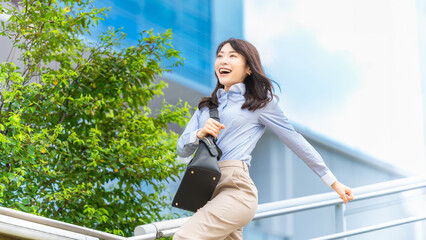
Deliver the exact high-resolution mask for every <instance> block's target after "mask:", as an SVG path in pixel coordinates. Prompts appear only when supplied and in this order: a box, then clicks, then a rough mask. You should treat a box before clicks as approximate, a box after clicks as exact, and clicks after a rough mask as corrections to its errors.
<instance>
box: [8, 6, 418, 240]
mask: <svg viewBox="0 0 426 240" xmlns="http://www.w3.org/2000/svg"><path fill="white" fill-rule="evenodd" d="M96 5H97V6H98V7H102V6H106V7H108V6H111V7H112V8H111V12H110V13H109V14H108V19H107V20H106V21H105V22H103V23H101V25H100V30H99V31H104V30H107V28H108V27H110V26H114V27H116V28H119V27H124V29H123V32H125V33H127V34H128V38H127V42H126V44H129V45H132V44H133V43H134V42H136V41H137V40H138V38H139V35H138V33H139V32H141V31H143V30H148V29H150V28H153V29H154V32H156V33H159V32H164V31H165V30H166V29H170V28H171V29H172V30H173V41H172V43H173V45H174V47H175V48H176V49H178V50H180V51H181V56H182V57H184V58H185V59H186V60H185V62H184V66H183V67H179V68H176V69H173V72H172V73H170V74H165V75H164V76H163V77H164V78H163V80H164V81H166V82H167V83H168V84H169V87H168V88H167V89H165V91H164V92H165V95H164V98H165V99H166V100H167V101H168V102H170V103H173V102H177V101H179V99H182V100H184V101H188V102H189V103H190V104H191V105H192V106H196V105H197V103H198V101H199V100H200V98H201V97H202V96H206V95H210V94H211V91H212V90H213V88H214V86H215V85H216V79H215V77H214V70H213V65H214V59H215V51H216V47H217V46H218V44H219V43H220V42H222V41H223V40H226V39H228V38H230V37H233V38H243V39H246V40H248V41H250V42H252V43H253V44H254V45H255V46H256V47H257V48H258V50H259V52H260V55H261V58H262V61H263V64H264V67H265V71H266V73H267V75H268V76H269V77H270V78H272V79H273V80H275V81H276V82H277V83H278V84H279V85H280V87H276V94H277V95H278V96H279V97H280V99H281V101H280V105H281V107H282V109H283V110H284V112H285V113H286V115H287V116H288V117H289V119H290V121H291V122H292V123H293V125H294V126H295V128H296V130H298V131H299V132H300V133H301V134H302V135H304V136H305V138H306V139H307V140H308V141H309V142H310V143H311V144H312V145H313V146H314V147H315V148H316V149H317V150H318V152H319V153H320V154H321V155H322V156H323V158H324V160H325V162H326V164H327V165H328V166H329V167H330V169H331V170H332V171H333V172H334V174H335V175H336V177H337V178H338V179H339V180H340V181H341V182H343V183H345V184H346V185H349V186H351V187H357V186H363V185H368V184H373V183H378V182H382V181H387V180H392V179H397V178H401V177H404V176H410V175H413V174H422V173H423V174H424V171H425V165H426V164H425V159H424V149H425V141H424V136H425V132H424V131H425V127H424V126H426V120H425V118H424V117H423V113H424V112H425V110H426V109H425V107H426V97H425V96H426V95H425V94H424V92H425V91H426V70H425V69H426V3H425V1H423V0H404V1H402V0H399V1H387V0H374V1H367V0H361V1H335V0H324V1H315V0H289V1H280V0H264V1H255V0H246V1H243V0H185V1H183V0H144V1H142V0H141V1H130V0H125V1H123V0H120V1H118V0H105V1H98V2H97V3H96ZM1 41H2V42H0V45H1V46H8V45H7V44H8V43H6V42H4V40H3V39H1ZM9 52H10V48H7V47H2V48H1V49H0V56H1V58H2V60H3V61H4V59H6V57H7V56H8V54H9ZM161 101H162V99H156V100H155V101H154V102H153V103H152V106H153V107H154V108H155V107H160V104H161ZM174 130H175V131H176V132H182V131H183V129H179V128H176V127H174ZM250 175H251V176H252V178H253V180H254V181H255V183H256V186H257V188H258V190H259V203H268V202H273V201H278V200H284V199H291V198H295V197H301V196H308V195H312V194H318V193H324V192H329V191H331V189H330V188H328V187H327V186H325V185H324V184H323V183H322V181H321V180H320V179H319V178H318V177H317V176H316V175H315V174H313V173H312V172H311V171H310V170H309V168H308V167H306V166H305V165H304V163H303V162H302V161H301V160H300V159H298V157H297V156H296V155H295V154H293V153H292V152H291V151H290V150H289V149H288V148H287V147H286V146H285V145H284V144H283V143H282V142H281V141H280V140H279V139H278V138H277V137H276V136H275V135H274V134H273V133H271V132H269V131H266V132H265V134H264V136H263V137H262V139H261V140H260V141H259V143H258V145H257V146H256V148H255V150H254V152H253V160H252V167H251V169H250ZM177 186H178V183H173V184H171V185H170V192H174V191H176V188H177ZM336 198H337V195H336ZM388 200H389V199H388ZM409 200H410V198H406V197H405V198H402V197H398V196H396V197H395V198H393V199H392V201H391V203H389V201H384V199H376V200H374V201H360V202H357V203H356V204H349V205H348V206H347V215H348V216H349V217H348V222H347V225H348V229H353V228H358V227H363V226H368V225H371V224H376V223H380V222H383V221H389V220H393V219H396V218H397V217H403V216H408V215H409V214H411V213H412V212H413V211H414V212H415V211H418V209H416V208H414V210H413V207H412V202H410V201H409ZM415 200H416V201H418V200H419V197H418V196H417V197H416V199H415ZM420 200H423V201H424V200H425V199H424V197H421V199H420ZM410 204H411V205H410ZM410 206H411V207H410ZM176 211H177V210H176ZM334 221H335V219H334V215H333V209H331V207H330V208H321V209H317V210H314V211H311V212H308V213H296V214H291V215H286V216H280V217H273V218H270V219H265V220H257V221H253V222H252V223H250V224H249V225H248V226H247V227H246V228H245V232H244V236H245V238H244V239H248V240H255V239H262V240H278V239H280V240H290V239H291V240H296V239H307V238H311V237H315V236H321V235H325V234H330V233H333V232H334V225H335V222H334ZM423 229H426V224H425V223H417V224H408V225H404V226H401V227H398V228H392V229H387V230H382V231H378V232H374V233H369V234H365V235H361V236H359V237H353V238H351V239H425V238H426V232H424V230H423Z"/></svg>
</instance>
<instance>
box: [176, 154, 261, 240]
mask: <svg viewBox="0 0 426 240" xmlns="http://www.w3.org/2000/svg"><path fill="white" fill-rule="evenodd" d="M219 167H220V170H221V172H222V176H221V178H220V180H219V183H218V185H217V186H216V189H215V191H214V193H213V196H212V198H211V200H210V201H208V202H207V204H206V205H205V206H204V207H202V208H201V209H200V210H198V211H197V212H196V213H195V214H194V215H193V216H192V217H191V218H190V219H189V220H188V221H187V222H186V223H185V224H184V225H182V227H181V228H180V229H179V230H178V232H177V233H176V234H175V235H174V237H173V239H174V240H224V239H226V240H231V239H232V240H236V239H237V240H239V239H243V227H244V226H245V225H247V224H248V223H249V222H250V221H251V220H252V219H253V217H254V215H255V214H256V209H257V189H256V187H255V186H254V183H253V181H252V180H251V178H250V175H249V171H248V167H247V165H246V164H245V163H244V162H242V161H240V160H226V161H221V162H219Z"/></svg>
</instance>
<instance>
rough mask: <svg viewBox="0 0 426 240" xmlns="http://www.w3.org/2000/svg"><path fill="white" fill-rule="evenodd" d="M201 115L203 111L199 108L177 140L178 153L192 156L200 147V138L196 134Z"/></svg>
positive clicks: (181, 155) (184, 156)
mask: <svg viewBox="0 0 426 240" xmlns="http://www.w3.org/2000/svg"><path fill="white" fill-rule="evenodd" d="M200 115H201V112H200V110H199V109H198V108H197V110H195V112H194V114H193V115H192V117H191V120H189V122H188V124H187V125H186V128H185V130H184V131H183V133H182V135H181V136H180V137H179V139H178V140H177V154H178V155H179V156H180V157H183V158H186V157H189V156H191V155H192V154H193V153H194V152H195V150H196V149H197V147H198V143H199V139H198V138H197V135H196V134H197V131H198V129H199V118H200Z"/></svg>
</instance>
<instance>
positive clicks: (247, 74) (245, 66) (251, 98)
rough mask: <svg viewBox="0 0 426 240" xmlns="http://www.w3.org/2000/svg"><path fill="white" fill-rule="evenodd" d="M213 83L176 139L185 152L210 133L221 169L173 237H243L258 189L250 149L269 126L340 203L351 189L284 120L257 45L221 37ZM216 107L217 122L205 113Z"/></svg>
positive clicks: (206, 239)
mask: <svg viewBox="0 0 426 240" xmlns="http://www.w3.org/2000/svg"><path fill="white" fill-rule="evenodd" d="M215 74H216V78H217V85H216V88H215V89H214V90H213V93H212V95H211V96H210V97H205V98H203V99H202V100H201V101H200V103H199V105H198V109H197V110H196V111H195V113H194V115H193V116H192V118H191V120H190V122H189V123H188V125H187V126H186V128H185V131H184V132H183V134H182V135H181V136H180V138H179V139H178V142H177V152H178V154H179V156H181V157H188V156H190V155H192V154H193V153H194V151H195V150H196V149H197V147H198V144H199V140H200V139H202V138H204V137H206V136H207V135H212V136H213V137H215V138H216V139H217V141H216V143H217V146H218V147H219V148H220V149H221V151H222V156H221V157H220V159H219V162H218V165H219V168H220V170H221V172H222V176H221V178H220V179H219V182H218V185H217V186H216V189H215V191H214V193H213V196H212V198H211V199H210V201H209V202H207V204H206V205H205V206H204V207H202V208H200V209H199V210H198V211H197V212H196V213H195V214H194V215H193V216H192V217H191V218H190V219H189V221H187V222H186V223H185V224H184V225H183V226H182V227H181V228H180V229H179V231H178V232H177V233H176V234H175V236H174V239H177V240H184V239H188V240H189V239H203V240H216V239H242V238H243V235H242V231H243V227H244V226H245V225H246V224H248V223H249V222H250V221H251V219H252V218H253V217H254V215H255V213H256V209H257V203H258V192H257V188H256V186H255V185H254V183H253V181H252V179H251V178H250V175H249V168H250V166H251V152H252V151H253V149H254V147H255V145H256V144H257V142H258V140H259V139H260V137H261V136H262V135H263V133H264V131H265V128H266V127H268V128H270V129H271V130H272V132H274V133H275V134H276V135H278V137H279V138H280V139H281V140H282V141H283V142H284V143H285V144H286V145H287V146H288V147H289V148H290V149H291V150H292V151H294V152H295V153H296V154H297V155H298V156H299V157H300V158H301V159H302V160H303V161H304V162H305V163H306V164H307V165H308V166H309V167H310V168H311V169H312V170H313V171H314V172H315V173H316V174H317V175H318V176H319V177H320V178H321V179H322V180H323V181H324V183H325V184H326V185H328V186H331V187H332V188H333V189H334V190H335V191H336V192H337V193H338V194H339V195H340V197H341V198H342V199H343V201H344V202H345V203H347V202H348V201H350V200H352V199H353V195H352V190H351V189H350V188H348V187H346V186H345V185H343V184H341V183H340V182H338V181H337V179H336V177H335V176H334V175H333V173H332V172H331V171H330V169H328V167H327V166H326V165H325V163H324V161H323V159H322V158H321V156H320V155H319V154H318V152H317V151H316V150H315V149H314V148H313V147H312V146H311V145H310V144H309V143H308V142H307V141H306V140H305V139H304V138H303V137H302V135H300V134H299V133H297V132H296V131H295V130H294V128H293V126H292V125H291V124H290V123H289V121H288V119H287V118H286V116H285V115H284V113H283V111H282V110H281V109H280V107H279V106H278V103H277V101H276V100H275V98H274V94H273V93H272V84H271V80H270V79H269V78H268V77H266V75H265V73H264V71H263V68H262V65H261V62H260V57H259V54H258V52H257V50H256V48H255V47H254V46H253V45H252V44H250V43H249V42H247V41H244V40H241V39H232V38H231V39H229V40H227V41H224V42H222V43H221V44H220V45H219V47H218V48H217V51H216V62H215ZM209 108H210V109H212V108H213V109H215V108H217V110H218V113H219V119H220V122H218V121H216V120H214V119H212V118H210V115H209Z"/></svg>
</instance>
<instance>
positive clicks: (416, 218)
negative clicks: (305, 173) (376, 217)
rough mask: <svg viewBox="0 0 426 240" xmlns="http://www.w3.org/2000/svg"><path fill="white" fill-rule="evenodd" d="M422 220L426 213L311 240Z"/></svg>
mask: <svg viewBox="0 0 426 240" xmlns="http://www.w3.org/2000/svg"><path fill="white" fill-rule="evenodd" d="M423 220H426V215H422V216H415V217H408V218H403V219H399V220H395V221H391V222H386V223H381V224H376V225H373V226H368V227H363V228H358V229H354V230H351V231H346V232H341V233H336V234H331V235H327V236H323V237H319V238H312V239H311V240H333V239H341V238H344V237H351V236H355V235H359V234H362V233H368V232H373V231H377V230H382V229H386V228H391V227H396V226H400V225H403V224H408V223H413V222H418V221H423Z"/></svg>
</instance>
